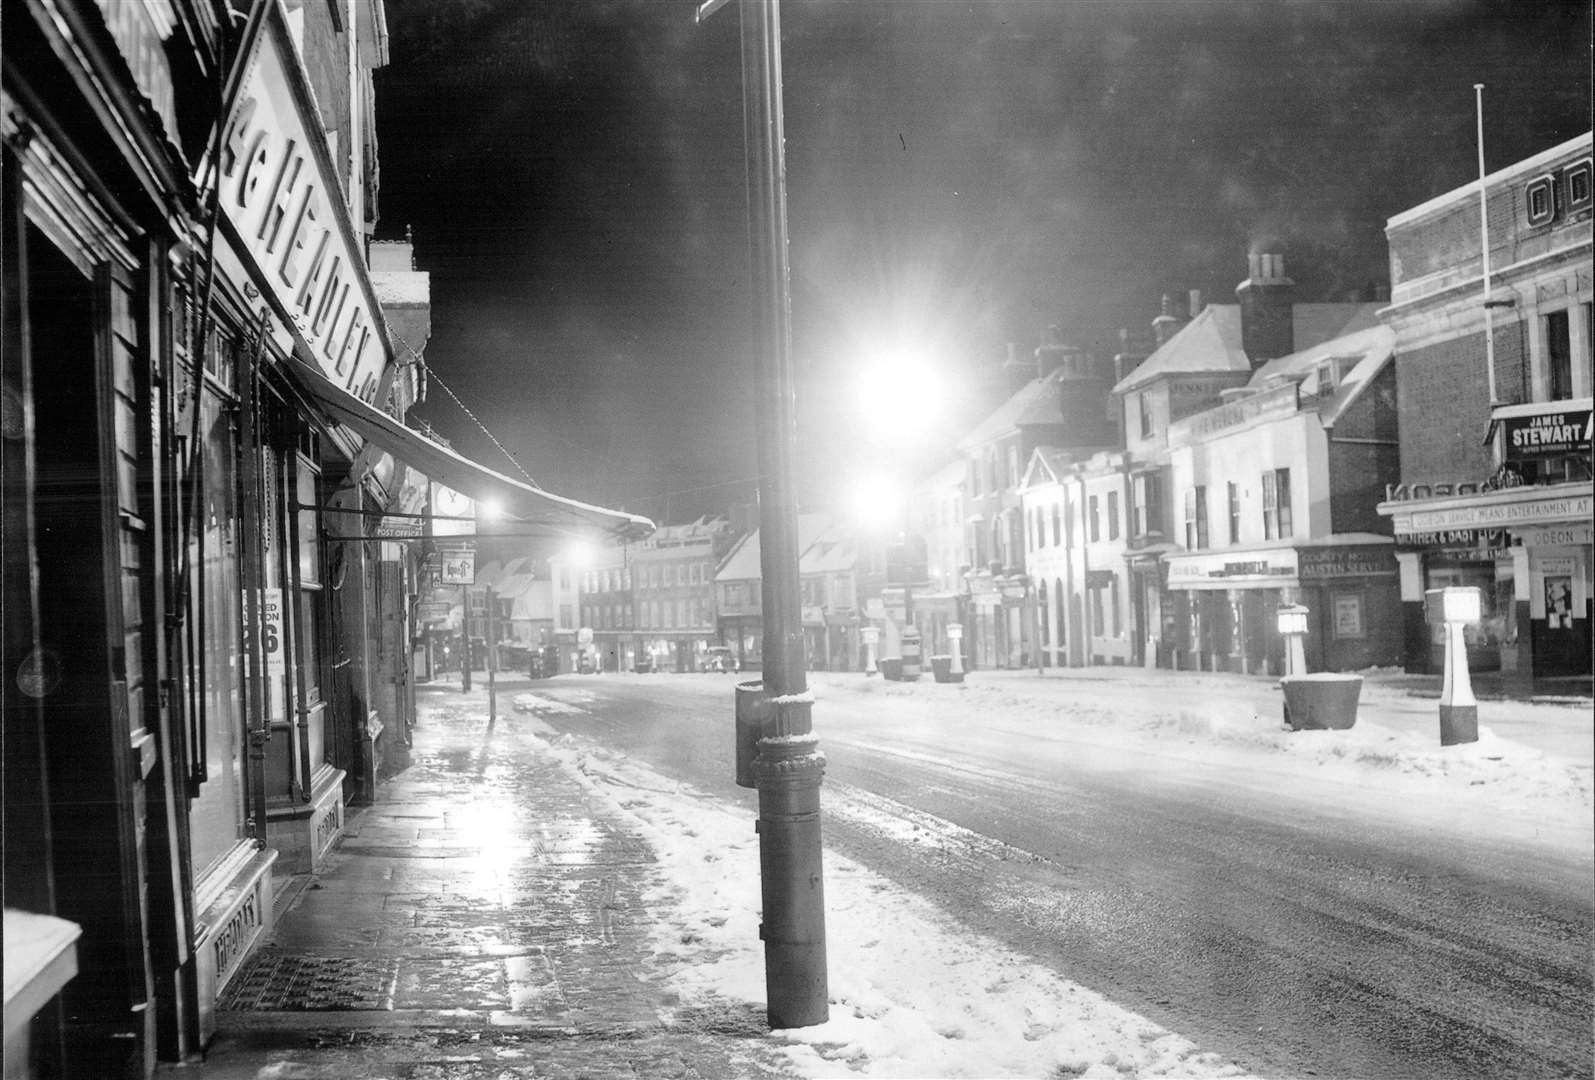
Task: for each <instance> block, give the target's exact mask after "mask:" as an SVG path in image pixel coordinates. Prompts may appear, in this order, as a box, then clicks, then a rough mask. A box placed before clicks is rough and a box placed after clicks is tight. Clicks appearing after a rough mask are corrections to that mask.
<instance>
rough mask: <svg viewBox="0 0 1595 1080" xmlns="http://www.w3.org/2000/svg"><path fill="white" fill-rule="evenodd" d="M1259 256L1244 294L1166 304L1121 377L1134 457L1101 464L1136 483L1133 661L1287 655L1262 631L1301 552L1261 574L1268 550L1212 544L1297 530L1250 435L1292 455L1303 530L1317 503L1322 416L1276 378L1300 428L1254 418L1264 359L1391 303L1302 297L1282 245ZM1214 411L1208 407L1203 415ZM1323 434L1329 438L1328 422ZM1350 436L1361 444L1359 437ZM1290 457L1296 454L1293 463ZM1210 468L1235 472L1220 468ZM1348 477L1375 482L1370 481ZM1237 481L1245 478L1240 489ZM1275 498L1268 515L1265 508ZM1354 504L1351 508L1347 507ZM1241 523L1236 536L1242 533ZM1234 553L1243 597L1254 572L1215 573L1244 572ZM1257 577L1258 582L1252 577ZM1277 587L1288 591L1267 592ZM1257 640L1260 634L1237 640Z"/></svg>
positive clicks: (1266, 664)
mask: <svg viewBox="0 0 1595 1080" xmlns="http://www.w3.org/2000/svg"><path fill="white" fill-rule="evenodd" d="M1248 263H1249V265H1248V275H1247V277H1246V279H1245V280H1244V281H1242V282H1241V283H1240V285H1239V286H1237V287H1236V300H1237V303H1235V304H1203V303H1202V301H1201V298H1200V297H1199V296H1198V295H1196V294H1192V299H1191V303H1190V308H1189V310H1188V311H1186V312H1179V311H1177V310H1176V309H1175V307H1174V306H1173V305H1172V304H1170V303H1168V302H1165V304H1164V308H1163V312H1162V313H1161V314H1160V315H1159V317H1158V319H1157V320H1155V321H1154V324H1153V326H1154V331H1155V333H1156V336H1157V339H1158V345H1157V347H1156V348H1155V349H1154V350H1153V352H1152V354H1151V355H1150V356H1149V357H1148V358H1147V359H1146V360H1144V361H1141V362H1139V363H1138V364H1136V365H1135V366H1134V367H1133V368H1131V369H1130V370H1128V371H1126V372H1124V373H1123V374H1122V376H1121V378H1120V379H1119V382H1118V383H1117V385H1115V387H1114V394H1115V396H1116V397H1117V398H1118V401H1119V407H1120V408H1119V411H1120V415H1121V416H1122V421H1123V431H1124V439H1125V441H1124V449H1125V452H1124V457H1123V459H1122V461H1121V460H1108V459H1104V460H1103V461H1102V462H1100V463H1099V466H1098V467H1097V468H1098V471H1099V472H1101V471H1106V472H1112V473H1116V474H1118V476H1120V477H1122V482H1123V483H1124V485H1125V486H1124V489H1123V492H1122V495H1121V498H1122V500H1123V501H1124V503H1125V505H1126V506H1127V508H1128V509H1127V534H1126V551H1125V554H1124V556H1123V559H1124V563H1125V572H1126V575H1127V577H1128V586H1127V588H1128V611H1129V618H1130V621H1131V626H1130V629H1129V637H1130V646H1131V652H1130V654H1129V657H1128V660H1127V662H1129V663H1137V664H1144V663H1147V662H1151V663H1155V664H1156V665H1157V666H1160V667H1169V668H1186V669H1219V670H1229V669H1233V670H1242V668H1243V663H1242V660H1241V659H1240V657H1241V656H1245V657H1246V659H1245V660H1244V668H1245V669H1246V670H1258V671H1262V670H1270V669H1271V666H1272V667H1277V666H1278V661H1277V659H1276V660H1271V659H1269V657H1272V656H1274V655H1275V653H1276V652H1277V646H1276V645H1272V644H1269V645H1266V646H1265V645H1264V644H1260V643H1263V642H1265V641H1266V639H1267V636H1268V633H1269V629H1268V627H1269V624H1270V623H1271V621H1272V616H1271V614H1270V612H1271V610H1272V609H1271V608H1270V607H1269V604H1270V603H1274V604H1275V606H1277V602H1278V601H1279V599H1280V597H1283V596H1284V595H1285V590H1286V588H1287V587H1288V586H1289V583H1290V582H1291V581H1295V580H1297V579H1296V577H1295V574H1294V570H1293V568H1294V566H1295V564H1294V563H1290V564H1287V563H1286V562H1283V561H1282V562H1279V563H1278V564H1277V565H1276V564H1273V563H1269V564H1267V569H1266V571H1265V572H1261V573H1259V574H1257V575H1255V580H1252V576H1248V575H1244V574H1242V568H1243V564H1245V563H1247V562H1253V563H1257V564H1259V566H1261V565H1262V563H1263V560H1247V559H1240V558H1235V559H1228V560H1224V559H1221V560H1220V561H1219V562H1217V563H1214V562H1213V559H1214V558H1215V556H1214V555H1212V554H1210V553H1209V552H1211V551H1212V549H1213V548H1214V547H1215V546H1216V545H1218V546H1224V547H1229V546H1231V545H1232V544H1233V545H1235V546H1242V545H1244V543H1246V542H1247V541H1246V540H1243V539H1240V538H1242V537H1250V536H1251V532H1250V531H1249V530H1254V531H1255V532H1256V536H1255V537H1253V539H1255V540H1256V541H1258V542H1261V543H1263V544H1279V543H1280V542H1281V541H1282V539H1286V538H1282V537H1281V536H1280V534H1279V531H1278V530H1279V520H1280V519H1279V515H1280V510H1281V500H1280V494H1281V490H1280V488H1279V486H1278V481H1279V479H1280V478H1279V477H1278V476H1276V477H1275V478H1274V481H1273V482H1265V481H1264V480H1263V478H1262V476H1261V473H1259V474H1258V475H1257V476H1255V477H1251V476H1242V475H1240V471H1241V470H1243V468H1247V467H1249V466H1246V462H1247V461H1248V460H1249V459H1248V453H1249V452H1250V451H1249V449H1248V447H1249V442H1248V440H1251V439H1260V440H1264V442H1265V443H1266V444H1267V445H1266V447H1265V449H1266V452H1267V453H1269V454H1270V455H1275V456H1278V457H1279V460H1278V461H1277V462H1276V463H1275V464H1274V466H1272V467H1273V468H1285V469H1287V470H1291V472H1290V474H1289V475H1291V476H1292V477H1294V478H1295V479H1296V484H1295V486H1294V487H1293V488H1290V489H1289V490H1288V491H1287V492H1286V496H1287V497H1286V499H1285V500H1284V503H1283V505H1284V507H1285V509H1286V512H1287V513H1293V514H1294V515H1295V516H1293V517H1292V519H1291V520H1292V526H1291V529H1292V532H1291V537H1295V536H1296V535H1299V534H1298V533H1297V531H1296V529H1297V526H1296V524H1295V522H1296V521H1298V520H1303V519H1301V518H1300V515H1301V514H1303V513H1305V506H1306V504H1305V502H1303V503H1302V505H1301V506H1300V507H1298V506H1297V503H1298V502H1299V501H1301V500H1304V499H1306V496H1305V495H1304V493H1303V491H1302V487H1301V478H1302V477H1303V476H1305V475H1306V471H1307V470H1308V468H1309V465H1308V461H1307V459H1305V458H1302V459H1300V460H1297V459H1296V458H1294V457H1291V455H1293V454H1300V453H1302V452H1305V448H1306V447H1307V446H1308V445H1309V443H1310V442H1311V440H1310V439H1309V437H1308V436H1307V435H1306V434H1305V433H1306V432H1307V431H1308V430H1309V429H1310V428H1311V426H1312V424H1314V423H1317V421H1316V420H1313V419H1311V418H1310V417H1309V416H1308V415H1307V412H1308V408H1307V407H1305V406H1304V407H1303V408H1302V409H1297V408H1296V404H1294V402H1295V398H1294V397H1293V396H1292V391H1290V390H1277V391H1276V394H1275V396H1276V397H1277V398H1278V399H1279V400H1278V401H1276V402H1275V405H1274V406H1273V407H1276V408H1277V410H1278V416H1279V417H1280V418H1283V417H1284V416H1285V414H1286V413H1290V414H1291V416H1292V419H1290V420H1289V421H1288V422H1287V426H1291V425H1294V426H1296V427H1299V428H1300V431H1298V432H1296V434H1294V435H1291V436H1290V437H1288V438H1283V441H1282V442H1279V443H1277V444H1275V443H1269V442H1267V440H1269V439H1272V438H1273V437H1274V433H1272V429H1269V430H1262V431H1258V432H1252V431H1250V430H1249V428H1250V426H1251V425H1252V424H1253V423H1254V421H1255V422H1261V421H1260V417H1261V416H1262V414H1261V413H1257V415H1256V416H1253V413H1254V412H1256V410H1257V408H1258V401H1260V400H1262V399H1257V400H1250V399H1254V398H1255V397H1256V395H1257V393H1258V392H1259V391H1260V390H1262V389H1264V386H1263V384H1261V383H1257V382H1256V380H1257V379H1258V372H1259V371H1260V370H1261V369H1263V368H1264V367H1265V365H1267V364H1269V363H1270V362H1272V361H1279V360H1281V359H1282V358H1284V357H1289V356H1292V355H1293V354H1296V353H1298V352H1300V351H1302V350H1306V349H1311V348H1316V347H1317V346H1320V345H1322V344H1323V343H1324V342H1326V341H1329V340H1331V339H1334V338H1337V337H1340V336H1342V335H1345V334H1350V333H1355V332H1357V331H1359V330H1366V329H1370V328H1372V327H1374V326H1376V325H1377V324H1378V311H1379V305H1377V304H1375V303H1300V302H1298V301H1297V300H1296V299H1295V296H1294V283H1293V282H1292V281H1291V280H1290V279H1289V278H1288V277H1287V276H1286V275H1285V267H1284V259H1283V258H1282V257H1281V256H1279V255H1274V254H1254V255H1251V256H1250V257H1249V260H1248ZM1269 377H1270V376H1264V379H1265V380H1266V379H1267V378H1269ZM1287 398H1289V399H1290V401H1289V402H1287V401H1286V399H1287ZM1243 399H1244V400H1249V401H1250V403H1249V404H1245V405H1237V406H1236V408H1235V409H1233V410H1231V411H1230V412H1225V411H1224V410H1225V409H1226V408H1227V407H1228V405H1229V403H1230V402H1232V401H1235V402H1238V401H1241V400H1243ZM1287 406H1288V407H1287ZM1314 407H1315V406H1314ZM1231 415H1234V416H1239V417H1252V419H1246V420H1240V421H1238V422H1237V424H1236V425H1235V430H1234V431H1229V430H1228V426H1227V424H1226V423H1220V422H1218V420H1219V418H1223V417H1227V416H1231ZM1270 415H1273V414H1270ZM1203 416H1205V417H1207V419H1204V420H1197V419H1196V418H1198V417H1203ZM1269 423H1272V421H1270V422H1269ZM1266 426H1267V425H1265V427H1266ZM1380 437H1381V438H1383V437H1386V436H1385V435H1384V434H1381V436H1380ZM1312 438H1313V439H1319V438H1322V433H1321V432H1320V434H1319V435H1317V436H1313V437H1312ZM1347 439H1348V445H1349V439H1350V436H1349V435H1348V436H1347ZM1209 442H1211V443H1212V445H1211V446H1208V443H1209ZM1312 445H1317V444H1316V443H1312ZM1337 452H1338V451H1337ZM1287 457H1290V458H1291V460H1289V461H1286V460H1285V458H1287ZM1320 459H1323V455H1320ZM1271 460H1272V458H1271ZM1323 460H1326V459H1323ZM1177 468H1178V470H1179V475H1178V476H1176V469H1177ZM1210 468H1212V469H1213V470H1216V471H1217V472H1222V473H1223V474H1224V476H1223V477H1222V478H1217V477H1210V476H1209V475H1208V472H1209V469H1210ZM1317 468H1318V470H1319V471H1318V472H1317V473H1315V476H1323V475H1325V474H1324V469H1326V468H1327V466H1326V465H1323V464H1320V465H1319V466H1317ZM1231 473H1234V475H1231ZM1360 475H1361V474H1359V476H1360ZM1348 482H1350V483H1353V484H1363V483H1364V481H1363V480H1362V479H1351V480H1349V481H1348ZM1231 484H1234V485H1235V490H1234V492H1233V493H1232V492H1231V490H1230V485H1231ZM1328 498H1329V485H1328V483H1327V480H1323V481H1322V482H1320V483H1319V484H1318V487H1317V490H1316V494H1315V495H1314V496H1313V499H1314V500H1319V499H1322V500H1327V499H1328ZM1265 502H1266V503H1267V506H1268V510H1267V514H1268V518H1267V522H1266V523H1265V522H1264V521H1263V520H1262V519H1260V518H1258V514H1260V513H1262V512H1263V511H1262V510H1261V508H1262V507H1263V505H1264V503H1265ZM1250 503H1255V504H1256V505H1257V507H1258V511H1257V513H1253V514H1251V516H1250V517H1248V513H1249V511H1248V510H1247V506H1248V505H1249V504H1250ZM1315 505H1316V504H1315ZM1325 508H1326V509H1327V503H1326V504H1325ZM1345 516H1346V512H1345V511H1344V510H1343V511H1342V513H1341V517H1342V519H1344V518H1345ZM1254 519H1256V520H1254ZM1316 520H1317V522H1318V524H1317V525H1316V526H1315V527H1318V528H1320V529H1328V524H1327V518H1326V517H1323V516H1320V517H1319V518H1318V519H1316ZM1232 521H1233V522H1234V524H1235V529H1236V531H1235V533H1234V535H1235V536H1236V537H1237V539H1236V540H1234V541H1231V540H1230V536H1231V522H1232ZM1215 538H1217V539H1216V540H1215ZM1226 562H1234V563H1235V564H1236V566H1235V567H1234V568H1233V569H1234V572H1235V573H1236V574H1238V575H1240V576H1241V577H1245V579H1246V580H1245V585H1246V586H1247V588H1244V589H1242V588H1236V596H1235V598H1234V599H1233V601H1232V599H1231V597H1230V595H1229V593H1230V591H1231V587H1238V586H1240V585H1242V581H1241V580H1239V579H1238V580H1236V581H1233V582H1224V583H1222V584H1215V582H1217V581H1218V579H1219V578H1221V577H1223V575H1225V574H1228V573H1230V572H1231V569H1232V568H1230V567H1228V566H1227V565H1226ZM1254 569H1255V568H1254ZM1276 570H1277V571H1278V573H1275V571H1276ZM1270 583H1272V584H1270ZM1253 585H1255V586H1257V588H1256V589H1253V588H1251V587H1250V586H1253ZM1270 591H1273V592H1277V593H1278V596H1269V595H1266V594H1268V593H1269V592H1270ZM1209 593H1212V594H1213V595H1208V594H1209ZM1275 637H1276V638H1277V633H1276V634H1275ZM1244 641H1250V642H1251V644H1249V645H1237V642H1244ZM1237 649H1239V652H1237ZM1248 650H1250V652H1249V653H1248Z"/></svg>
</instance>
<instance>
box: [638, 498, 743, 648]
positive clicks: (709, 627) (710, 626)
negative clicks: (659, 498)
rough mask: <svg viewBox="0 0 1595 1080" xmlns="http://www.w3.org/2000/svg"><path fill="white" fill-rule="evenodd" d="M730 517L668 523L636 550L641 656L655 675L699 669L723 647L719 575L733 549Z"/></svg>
mask: <svg viewBox="0 0 1595 1080" xmlns="http://www.w3.org/2000/svg"><path fill="white" fill-rule="evenodd" d="M731 540H732V536H731V526H730V523H729V522H728V521H726V519H724V518H718V517H703V518H699V519H698V520H697V521H692V522H688V523H687V524H685V525H664V526H660V528H659V529H658V530H657V531H656V532H655V533H654V534H653V535H652V536H650V537H649V538H648V539H646V540H644V541H642V542H641V543H639V544H636V545H634V546H633V548H632V555H631V567H632V580H633V589H632V593H633V603H634V604H635V605H636V612H635V618H634V620H633V621H634V625H635V627H636V634H637V641H636V642H635V645H634V648H635V655H636V657H637V658H638V659H639V660H641V659H642V658H643V657H646V658H647V660H646V662H645V663H644V665H643V666H645V667H647V668H648V669H650V670H654V671H696V670H698V668H699V667H700V666H701V664H702V661H703V658H704V656H705V652H706V650H707V649H708V648H709V646H711V645H717V644H719V635H718V633H717V630H716V626H715V605H714V592H715V589H714V573H715V570H716V568H717V567H718V566H719V565H720V560H721V559H722V558H723V557H724V555H725V553H726V551H727V550H728V548H729V547H730V544H731Z"/></svg>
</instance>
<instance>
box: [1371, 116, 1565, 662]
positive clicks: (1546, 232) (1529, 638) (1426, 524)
mask: <svg viewBox="0 0 1595 1080" xmlns="http://www.w3.org/2000/svg"><path fill="white" fill-rule="evenodd" d="M1590 145H1591V138H1590V134H1589V133H1587V132H1586V133H1585V134H1583V135H1581V136H1579V137H1578V138H1575V139H1572V140H1569V141H1568V142H1565V143H1563V144H1561V145H1559V146H1556V147H1553V148H1551V149H1549V150H1546V151H1544V152H1543V153H1540V154H1538V155H1535V156H1534V157H1532V158H1529V159H1526V160H1524V161H1520V162H1517V163H1516V164H1513V165H1510V166H1508V167H1506V168H1504V169H1501V170H1499V171H1497V172H1495V173H1492V174H1490V175H1488V176H1486V177H1485V178H1484V179H1483V181H1482V184H1483V190H1484V199H1483V201H1484V203H1485V206H1486V207H1487V212H1486V214H1485V215H1484V220H1481V213H1480V201H1481V200H1480V181H1474V182H1473V183H1470V184H1467V185H1465V186H1463V187H1460V188H1457V189H1456V190H1454V191H1450V192H1447V193H1446V194H1444V195H1441V196H1439V197H1437V198H1435V199H1432V200H1430V201H1429V202H1426V203H1424V204H1423V205H1421V206H1418V207H1414V208H1413V209H1411V210H1408V211H1406V212H1404V213H1402V214H1398V215H1397V216H1395V217H1393V218H1391V219H1390V221H1389V222H1388V224H1387V227H1386V235H1387V236H1388V238H1389V243H1390V272H1391V285H1392V291H1391V304H1390V307H1389V308H1388V309H1386V311H1385V312H1384V317H1385V319H1386V321H1387V322H1388V324H1389V325H1390V326H1391V327H1392V328H1393V329H1394V330H1395V332H1396V335H1397V345H1396V372H1397V385H1398V401H1399V414H1400V426H1401V455H1400V482H1399V483H1397V484H1392V485H1390V486H1389V488H1388V489H1387V491H1386V492H1385V499H1384V501H1383V502H1382V503H1381V504H1380V505H1379V508H1378V509H1379V512H1380V513H1381V514H1384V515H1387V516H1388V517H1389V518H1391V519H1392V520H1393V523H1394V526H1395V535H1396V540H1397V544H1398V549H1399V554H1398V558H1399V560H1400V566H1401V588H1402V601H1403V605H1404V613H1405V637H1406V640H1405V663H1406V666H1407V667H1408V669H1409V670H1413V671H1430V670H1439V666H1440V665H1441V663H1442V653H1441V642H1442V640H1443V638H1442V635H1443V628H1441V627H1439V626H1434V625H1429V624H1427V623H1426V622H1425V621H1424V614H1423V593H1424V591H1425V590H1427V589H1432V588H1439V587H1442V586H1448V585H1470V586H1476V587H1478V588H1479V589H1480V590H1482V593H1483V600H1484V609H1485V610H1484V619H1483V621H1482V622H1481V623H1480V624H1479V625H1478V626H1475V627H1470V628H1469V629H1468V631H1467V634H1468V646H1469V648H1468V655H1469V663H1470V665H1471V666H1473V667H1475V668H1479V669H1484V670H1499V671H1500V672H1501V673H1502V675H1503V677H1504V678H1505V680H1506V681H1507V682H1508V683H1509V684H1516V685H1518V686H1523V687H1526V686H1529V685H1531V684H1532V683H1533V682H1534V681H1535V680H1542V679H1550V678H1558V677H1567V676H1573V677H1582V678H1587V677H1588V676H1589V673H1590V668H1591V664H1590V629H1589V627H1590V604H1591V578H1590V574H1591V556H1590V549H1591V524H1590V515H1591V467H1590V417H1591V375H1590V351H1591V344H1590V339H1591V330H1590V318H1591V316H1590V305H1591V297H1592V289H1591V239H1590V220H1591V194H1590V186H1591V165H1590ZM1486 237H1487V247H1486V245H1485V244H1484V243H1481V240H1483V239H1484V238H1486ZM1485 250H1487V251H1488V253H1489V258H1488V260H1485V259H1484V258H1482V257H1481V251H1485Z"/></svg>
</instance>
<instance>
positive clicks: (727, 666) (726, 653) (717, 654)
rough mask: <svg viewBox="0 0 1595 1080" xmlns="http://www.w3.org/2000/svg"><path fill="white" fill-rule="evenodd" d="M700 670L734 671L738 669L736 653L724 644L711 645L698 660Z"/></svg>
mask: <svg viewBox="0 0 1595 1080" xmlns="http://www.w3.org/2000/svg"><path fill="white" fill-rule="evenodd" d="M698 670H699V671H722V672H734V671H736V670H737V658H736V654H735V653H733V652H732V651H731V650H730V649H728V648H726V647H725V646H724V645H711V646H710V647H709V648H708V649H707V650H705V651H704V654H703V659H701V660H699V661H698Z"/></svg>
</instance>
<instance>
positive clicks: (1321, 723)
mask: <svg viewBox="0 0 1595 1080" xmlns="http://www.w3.org/2000/svg"><path fill="white" fill-rule="evenodd" d="M1279 686H1280V689H1282V690H1283V691H1284V692H1285V726H1286V727H1287V728H1289V729H1290V730H1292V731H1326V730H1327V731H1344V730H1345V729H1346V728H1349V727H1351V726H1352V725H1353V724H1355V723H1356V722H1357V700H1358V699H1359V698H1360V697H1361V696H1362V676H1361V675H1343V674H1340V673H1337V672H1330V671H1323V672H1316V673H1314V674H1311V675H1286V676H1285V677H1284V678H1282V679H1280V680H1279Z"/></svg>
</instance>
